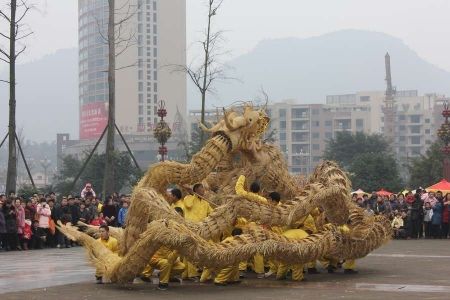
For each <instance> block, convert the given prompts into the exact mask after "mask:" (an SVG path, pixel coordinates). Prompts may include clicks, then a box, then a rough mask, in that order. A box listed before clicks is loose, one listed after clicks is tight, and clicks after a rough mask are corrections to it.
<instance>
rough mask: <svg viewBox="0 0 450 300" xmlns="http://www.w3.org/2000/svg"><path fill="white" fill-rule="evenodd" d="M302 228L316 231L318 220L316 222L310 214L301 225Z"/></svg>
mask: <svg viewBox="0 0 450 300" xmlns="http://www.w3.org/2000/svg"><path fill="white" fill-rule="evenodd" d="M301 229H303V230H305V231H306V230H308V231H311V232H312V233H316V232H317V229H316V222H314V218H313V217H312V216H311V215H308V216H307V217H306V219H305V221H303V224H302V225H301Z"/></svg>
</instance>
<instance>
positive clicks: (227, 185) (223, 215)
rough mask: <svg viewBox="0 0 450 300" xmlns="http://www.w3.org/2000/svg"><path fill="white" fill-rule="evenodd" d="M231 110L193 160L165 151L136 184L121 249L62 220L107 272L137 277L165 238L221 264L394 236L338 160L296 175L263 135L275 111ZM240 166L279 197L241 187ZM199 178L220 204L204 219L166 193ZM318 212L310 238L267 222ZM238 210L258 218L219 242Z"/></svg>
mask: <svg viewBox="0 0 450 300" xmlns="http://www.w3.org/2000/svg"><path fill="white" fill-rule="evenodd" d="M225 115H226V118H224V119H223V120H221V121H220V122H219V123H218V124H216V125H215V126H214V127H213V128H212V129H210V130H208V132H210V133H211V134H212V137H211V138H210V139H209V140H208V141H207V143H206V144H205V146H204V147H203V148H202V150H201V151H200V152H199V153H197V154H196V155H194V157H193V158H192V161H191V162H190V163H188V164H182V163H178V162H171V161H166V162H161V163H157V164H155V165H153V166H151V167H150V168H149V170H148V171H147V173H146V174H145V176H144V177H143V178H142V179H141V181H140V182H139V183H138V185H137V186H136V187H135V188H134V190H133V193H132V201H131V205H130V207H129V210H128V216H127V220H126V228H125V229H115V228H111V230H110V234H111V235H112V236H114V237H115V238H117V240H118V242H119V248H120V251H119V254H118V255H117V254H114V253H111V251H109V250H108V249H106V248H105V247H104V246H103V245H102V244H101V243H100V242H98V241H96V240H95V239H94V238H92V237H91V236H94V237H95V236H96V234H97V231H98V229H97V228H96V227H95V226H90V225H87V224H82V223H81V224H79V225H80V227H81V228H83V229H84V230H85V232H81V231H78V230H77V228H76V227H73V226H71V225H70V224H67V225H62V224H58V228H59V229H60V231H61V232H62V233H63V234H65V235H66V236H67V237H68V238H70V239H72V240H76V241H79V242H80V243H81V244H82V245H83V246H84V247H85V248H86V249H87V252H88V254H89V257H90V259H91V261H92V262H93V264H94V265H95V266H96V267H97V268H98V269H100V270H102V272H103V273H104V274H105V275H104V276H105V277H106V278H109V279H110V280H111V281H113V282H119V283H126V282H129V281H131V280H133V278H134V277H135V276H137V275H139V274H140V273H141V272H142V270H143V269H144V268H145V266H146V265H147V264H148V262H149V260H150V259H151V257H152V256H153V255H154V254H155V252H156V251H157V250H158V249H159V248H160V247H162V246H164V247H167V248H169V249H172V250H176V251H177V252H178V253H179V254H180V255H181V256H183V257H186V258H187V259H188V260H189V261H190V262H192V263H194V264H196V265H198V266H200V267H202V266H205V267H208V268H211V269H219V268H222V267H224V266H229V265H231V264H233V263H236V262H240V261H245V260H247V259H250V258H252V257H253V256H254V255H255V254H257V253H260V254H262V255H263V256H264V257H265V259H274V260H277V261H280V262H285V263H287V264H300V263H307V262H311V261H315V260H317V259H321V258H337V259H356V258H361V257H364V256H366V255H367V254H368V253H370V252H371V251H373V250H374V249H376V248H378V247H380V246H382V245H383V244H385V243H386V242H388V241H389V240H390V238H391V236H392V229H391V226H390V224H389V222H388V220H387V219H386V218H384V217H383V216H368V215H366V214H365V213H364V211H363V210H362V209H361V208H359V207H357V206H356V205H355V204H354V203H353V202H352V201H351V199H350V191H351V183H350V180H349V179H348V176H347V174H346V173H345V172H344V171H342V170H341V169H339V167H338V166H337V165H336V164H335V163H334V162H329V161H325V162H323V163H321V164H320V165H319V166H317V168H316V169H315V171H314V173H313V174H312V175H311V176H310V177H309V178H307V179H306V178H300V177H295V176H292V175H290V174H289V172H288V167H287V165H286V163H285V161H284V157H283V154H282V153H281V151H280V150H279V149H278V148H277V147H275V146H274V145H269V144H265V143H263V142H262V140H261V134H262V133H263V132H264V130H265V129H266V127H267V121H268V118H267V116H266V115H265V113H264V111H263V110H256V109H253V106H251V105H248V104H246V105H245V106H244V110H243V113H242V114H239V113H237V112H235V111H232V112H226V113H225ZM240 175H245V176H246V178H247V180H246V184H247V185H249V184H250V183H251V182H252V181H259V182H260V184H261V186H262V189H263V192H264V193H265V192H271V191H278V192H279V193H280V194H281V195H282V201H281V202H280V204H279V205H277V206H274V205H271V204H269V203H264V202H261V201H254V200H252V199H247V198H245V197H241V196H238V195H236V194H235V184H236V181H237V179H238V177H239V176H240ZM197 182H202V183H204V185H205V186H206V187H209V189H210V191H209V192H208V194H207V199H208V202H210V203H213V204H214V205H216V206H217V207H215V209H214V211H213V212H212V213H211V214H210V215H209V216H208V217H207V218H205V219H204V220H203V221H202V222H198V223H192V222H189V221H186V220H185V219H183V218H182V217H181V216H179V215H178V214H177V213H176V212H175V211H174V210H173V209H171V207H170V205H169V204H168V202H167V201H166V199H165V198H164V196H165V195H166V188H167V186H168V185H170V184H175V185H178V186H180V188H181V189H183V190H185V187H186V185H192V184H194V183H197ZM247 188H248V186H247ZM309 214H311V215H312V216H313V218H314V222H315V227H316V229H317V232H316V231H315V232H316V233H315V234H312V235H310V236H308V237H307V238H305V239H302V240H298V241H295V240H288V239H287V238H285V237H284V236H281V235H279V234H277V233H275V232H272V231H270V230H266V229H264V228H270V227H271V226H279V227H283V228H298V226H299V225H301V224H302V223H303V222H304V221H305V219H306V217H307V216H308V215H309ZM238 218H245V219H246V220H247V221H248V222H254V223H253V224H257V225H247V226H244V228H243V229H244V234H242V235H240V236H236V237H234V238H233V239H232V240H229V239H227V240H226V241H224V242H217V243H215V242H212V241H219V240H220V238H221V237H223V236H226V235H228V234H229V232H230V231H231V230H232V228H233V227H234V226H235V224H236V222H237V220H238ZM250 224H251V223H250ZM261 225H264V228H263V227H262V226H261ZM344 225H345V226H347V227H346V228H347V229H346V230H343V229H342V228H343V227H344Z"/></svg>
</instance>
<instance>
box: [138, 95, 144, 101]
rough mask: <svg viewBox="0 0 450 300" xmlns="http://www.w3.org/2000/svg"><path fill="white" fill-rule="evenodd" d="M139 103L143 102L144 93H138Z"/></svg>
mask: <svg viewBox="0 0 450 300" xmlns="http://www.w3.org/2000/svg"><path fill="white" fill-rule="evenodd" d="M139 103H144V95H142V94H139Z"/></svg>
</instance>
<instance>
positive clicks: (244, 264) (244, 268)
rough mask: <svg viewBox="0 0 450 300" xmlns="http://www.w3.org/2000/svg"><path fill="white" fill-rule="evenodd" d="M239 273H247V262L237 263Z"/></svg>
mask: <svg viewBox="0 0 450 300" xmlns="http://www.w3.org/2000/svg"><path fill="white" fill-rule="evenodd" d="M239 271H242V272H245V271H247V262H246V261H241V262H240V263H239Z"/></svg>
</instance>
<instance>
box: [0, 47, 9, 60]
mask: <svg viewBox="0 0 450 300" xmlns="http://www.w3.org/2000/svg"><path fill="white" fill-rule="evenodd" d="M0 53H1V54H3V55H4V56H6V57H7V58H8V59H9V60H11V57H10V56H9V55H8V53H6V52H5V51H4V50H3V49H1V48H0Z"/></svg>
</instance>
